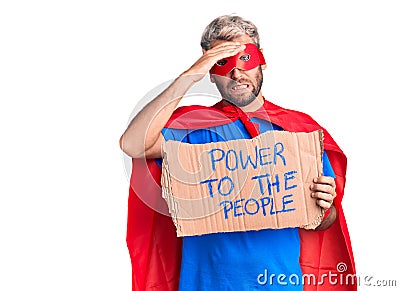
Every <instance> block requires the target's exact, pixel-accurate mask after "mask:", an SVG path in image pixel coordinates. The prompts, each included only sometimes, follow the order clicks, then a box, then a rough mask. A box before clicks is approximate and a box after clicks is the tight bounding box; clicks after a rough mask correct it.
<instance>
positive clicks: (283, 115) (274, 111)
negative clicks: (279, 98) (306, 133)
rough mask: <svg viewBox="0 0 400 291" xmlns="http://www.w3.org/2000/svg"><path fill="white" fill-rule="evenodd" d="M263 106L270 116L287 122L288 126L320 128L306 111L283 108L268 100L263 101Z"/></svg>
mask: <svg viewBox="0 0 400 291" xmlns="http://www.w3.org/2000/svg"><path fill="white" fill-rule="evenodd" d="M265 107H266V110H267V112H268V115H269V116H270V117H271V118H273V119H277V120H278V121H281V122H284V123H287V125H288V126H290V127H291V126H295V127H297V126H301V127H310V130H314V129H317V128H321V126H320V125H319V124H318V123H317V122H316V121H315V120H314V119H313V118H312V117H311V116H310V115H308V114H307V113H304V112H301V111H297V110H293V109H288V108H284V107H281V106H278V105H276V104H274V103H272V102H269V101H266V102H265Z"/></svg>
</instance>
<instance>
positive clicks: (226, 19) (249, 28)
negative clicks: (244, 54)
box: [200, 15, 260, 50]
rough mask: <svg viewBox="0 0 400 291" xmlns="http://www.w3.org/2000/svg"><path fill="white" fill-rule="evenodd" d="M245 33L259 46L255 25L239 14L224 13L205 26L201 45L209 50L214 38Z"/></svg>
mask: <svg viewBox="0 0 400 291" xmlns="http://www.w3.org/2000/svg"><path fill="white" fill-rule="evenodd" d="M244 34H247V35H248V36H250V37H251V39H252V40H253V42H254V44H256V45H257V46H258V48H260V36H259V35H258V31H257V27H256V26H255V25H254V24H253V23H252V22H251V21H248V20H246V19H243V18H242V17H240V16H234V15H224V16H220V17H217V18H216V19H214V20H213V21H211V23H210V24H209V25H207V27H206V28H205V30H204V32H203V35H202V37H201V43H200V45H201V47H202V48H203V49H205V50H209V49H210V47H211V43H212V42H213V41H214V40H232V39H234V38H236V37H238V36H241V35H244Z"/></svg>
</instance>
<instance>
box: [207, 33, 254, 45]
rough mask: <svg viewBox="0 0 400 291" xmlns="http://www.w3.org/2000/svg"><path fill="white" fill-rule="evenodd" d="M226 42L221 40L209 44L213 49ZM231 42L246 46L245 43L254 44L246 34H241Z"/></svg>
mask: <svg viewBox="0 0 400 291" xmlns="http://www.w3.org/2000/svg"><path fill="white" fill-rule="evenodd" d="M225 41H226V40H221V39H216V40H214V41H213V42H212V43H211V47H210V48H212V47H214V46H216V45H218V44H220V43H223V42H225ZM231 41H235V42H240V43H241V44H246V43H254V42H253V40H252V39H251V37H250V36H249V35H247V34H242V35H240V36H238V37H235V38H233V39H232V40H231Z"/></svg>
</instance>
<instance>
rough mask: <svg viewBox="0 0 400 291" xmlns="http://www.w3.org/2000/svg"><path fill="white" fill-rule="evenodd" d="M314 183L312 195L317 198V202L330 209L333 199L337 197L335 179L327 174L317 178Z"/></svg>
mask: <svg viewBox="0 0 400 291" xmlns="http://www.w3.org/2000/svg"><path fill="white" fill-rule="evenodd" d="M313 182H314V183H313V184H311V186H310V189H311V190H312V192H311V196H312V197H313V198H315V199H317V204H318V205H319V206H321V207H322V208H324V209H329V208H330V207H331V206H332V204H333V200H334V199H335V197H336V191H335V189H336V184H335V179H333V178H332V177H327V176H320V177H318V178H315V179H314V181H313Z"/></svg>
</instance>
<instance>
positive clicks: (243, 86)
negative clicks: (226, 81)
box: [232, 84, 249, 92]
mask: <svg viewBox="0 0 400 291" xmlns="http://www.w3.org/2000/svg"><path fill="white" fill-rule="evenodd" d="M248 88H249V85H248V84H237V85H235V86H233V87H232V91H236V92H239V91H243V90H247V89H248Z"/></svg>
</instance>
